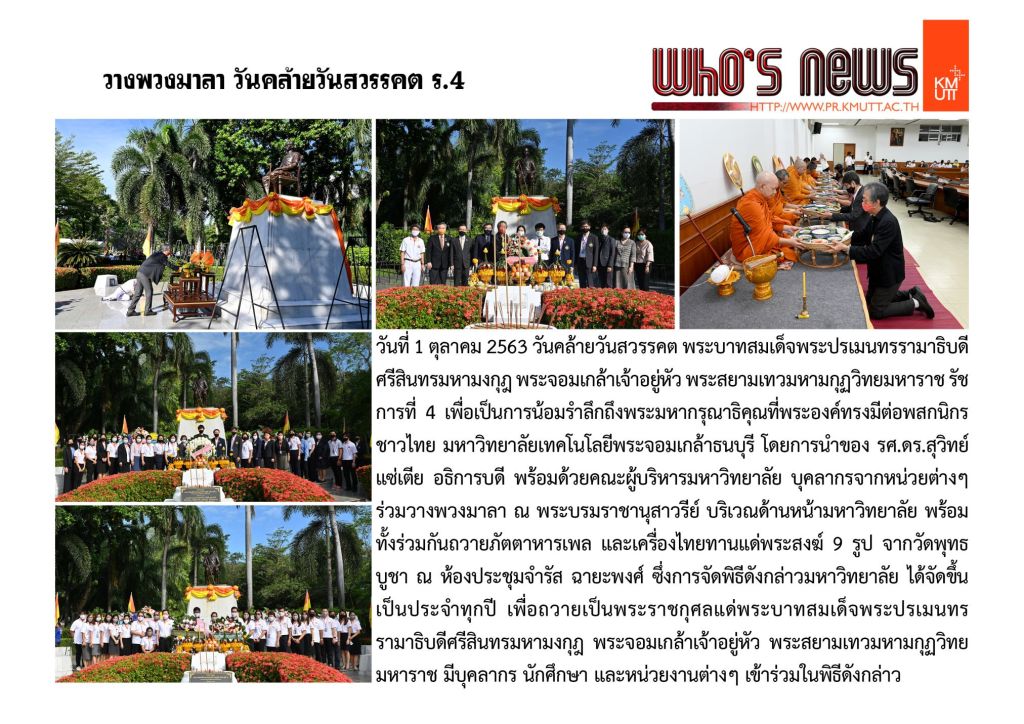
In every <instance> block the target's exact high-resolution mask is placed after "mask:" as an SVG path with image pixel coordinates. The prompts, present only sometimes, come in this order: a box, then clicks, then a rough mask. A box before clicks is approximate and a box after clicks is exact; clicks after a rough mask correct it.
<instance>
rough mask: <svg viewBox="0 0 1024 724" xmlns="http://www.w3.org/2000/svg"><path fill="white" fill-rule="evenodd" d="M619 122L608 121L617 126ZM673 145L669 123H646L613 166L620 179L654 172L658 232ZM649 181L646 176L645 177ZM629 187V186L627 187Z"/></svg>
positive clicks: (662, 213)
mask: <svg viewBox="0 0 1024 724" xmlns="http://www.w3.org/2000/svg"><path fill="white" fill-rule="evenodd" d="M618 123H619V121H612V125H613V126H614V125H618ZM672 145H673V138H672V122H671V121H669V120H646V121H644V126H643V127H642V128H641V129H640V131H639V132H638V133H637V134H636V135H635V136H633V137H632V138H630V139H629V140H627V141H626V142H625V143H623V144H622V148H621V149H620V150H619V156H618V159H617V163H616V173H618V174H619V176H620V177H624V178H629V177H630V176H632V175H636V176H640V177H643V176H645V175H647V174H649V171H648V169H650V167H651V166H652V165H653V166H654V168H655V183H656V189H657V195H658V200H657V207H658V229H659V230H664V229H665V228H666V226H665V224H666V219H665V216H666V201H667V196H668V188H667V187H668V185H669V175H668V169H669V168H671V164H672V158H671V149H672ZM647 177H648V178H649V176H647ZM629 186H632V184H629Z"/></svg>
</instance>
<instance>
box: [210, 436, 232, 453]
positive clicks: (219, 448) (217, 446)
mask: <svg viewBox="0 0 1024 724" xmlns="http://www.w3.org/2000/svg"><path fill="white" fill-rule="evenodd" d="M210 443H211V444H212V445H213V458H214V460H223V459H224V458H226V457H227V456H228V446H227V443H226V442H225V440H224V438H222V437H221V436H220V430H214V431H213V439H212V440H210Z"/></svg>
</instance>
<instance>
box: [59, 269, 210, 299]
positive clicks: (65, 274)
mask: <svg viewBox="0 0 1024 724" xmlns="http://www.w3.org/2000/svg"><path fill="white" fill-rule="evenodd" d="M172 271H173V270H172V269H171V268H170V267H167V268H166V269H164V276H163V281H165V282H166V281H168V280H169V279H170V277H171V272H172ZM138 272H139V265H138V264H119V265H115V266H87V267H83V268H81V269H72V268H71V267H66V266H59V267H57V268H56V275H55V280H54V287H55V291H58V292H64V291H68V290H69V289H90V288H92V286H93V285H95V284H96V277H98V276H100V275H101V274H113V275H114V276H116V277H117V283H118V284H124V283H125V282H126V281H128V280H130V279H134V278H135V275H136V274H138ZM213 272H214V274H216V275H217V280H218V281H220V280H221V279H223V278H224V267H222V266H215V267H213Z"/></svg>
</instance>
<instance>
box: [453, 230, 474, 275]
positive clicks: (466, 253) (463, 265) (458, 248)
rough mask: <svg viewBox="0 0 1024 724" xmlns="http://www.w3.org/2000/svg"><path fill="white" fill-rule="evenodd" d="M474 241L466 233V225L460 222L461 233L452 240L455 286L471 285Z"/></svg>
mask: <svg viewBox="0 0 1024 724" xmlns="http://www.w3.org/2000/svg"><path fill="white" fill-rule="evenodd" d="M473 246H474V244H473V242H472V240H470V238H469V236H468V235H467V234H466V225H465V224H459V235H458V236H456V237H455V240H454V241H452V277H453V279H454V280H455V286H457V287H465V286H468V285H469V270H470V269H471V268H472V266H473Z"/></svg>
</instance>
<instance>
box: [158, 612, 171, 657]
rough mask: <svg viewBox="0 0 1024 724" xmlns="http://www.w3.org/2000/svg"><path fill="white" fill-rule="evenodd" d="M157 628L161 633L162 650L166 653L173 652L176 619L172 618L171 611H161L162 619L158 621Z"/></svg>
mask: <svg viewBox="0 0 1024 724" xmlns="http://www.w3.org/2000/svg"><path fill="white" fill-rule="evenodd" d="M156 629H157V633H158V634H159V641H160V645H159V647H160V651H162V652H163V653H165V654H169V653H171V651H173V650H174V647H173V646H172V645H171V644H172V643H173V638H172V636H171V634H172V633H174V619H173V618H171V615H170V613H168V612H167V611H162V612H161V613H160V620H159V621H157V622H156Z"/></svg>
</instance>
